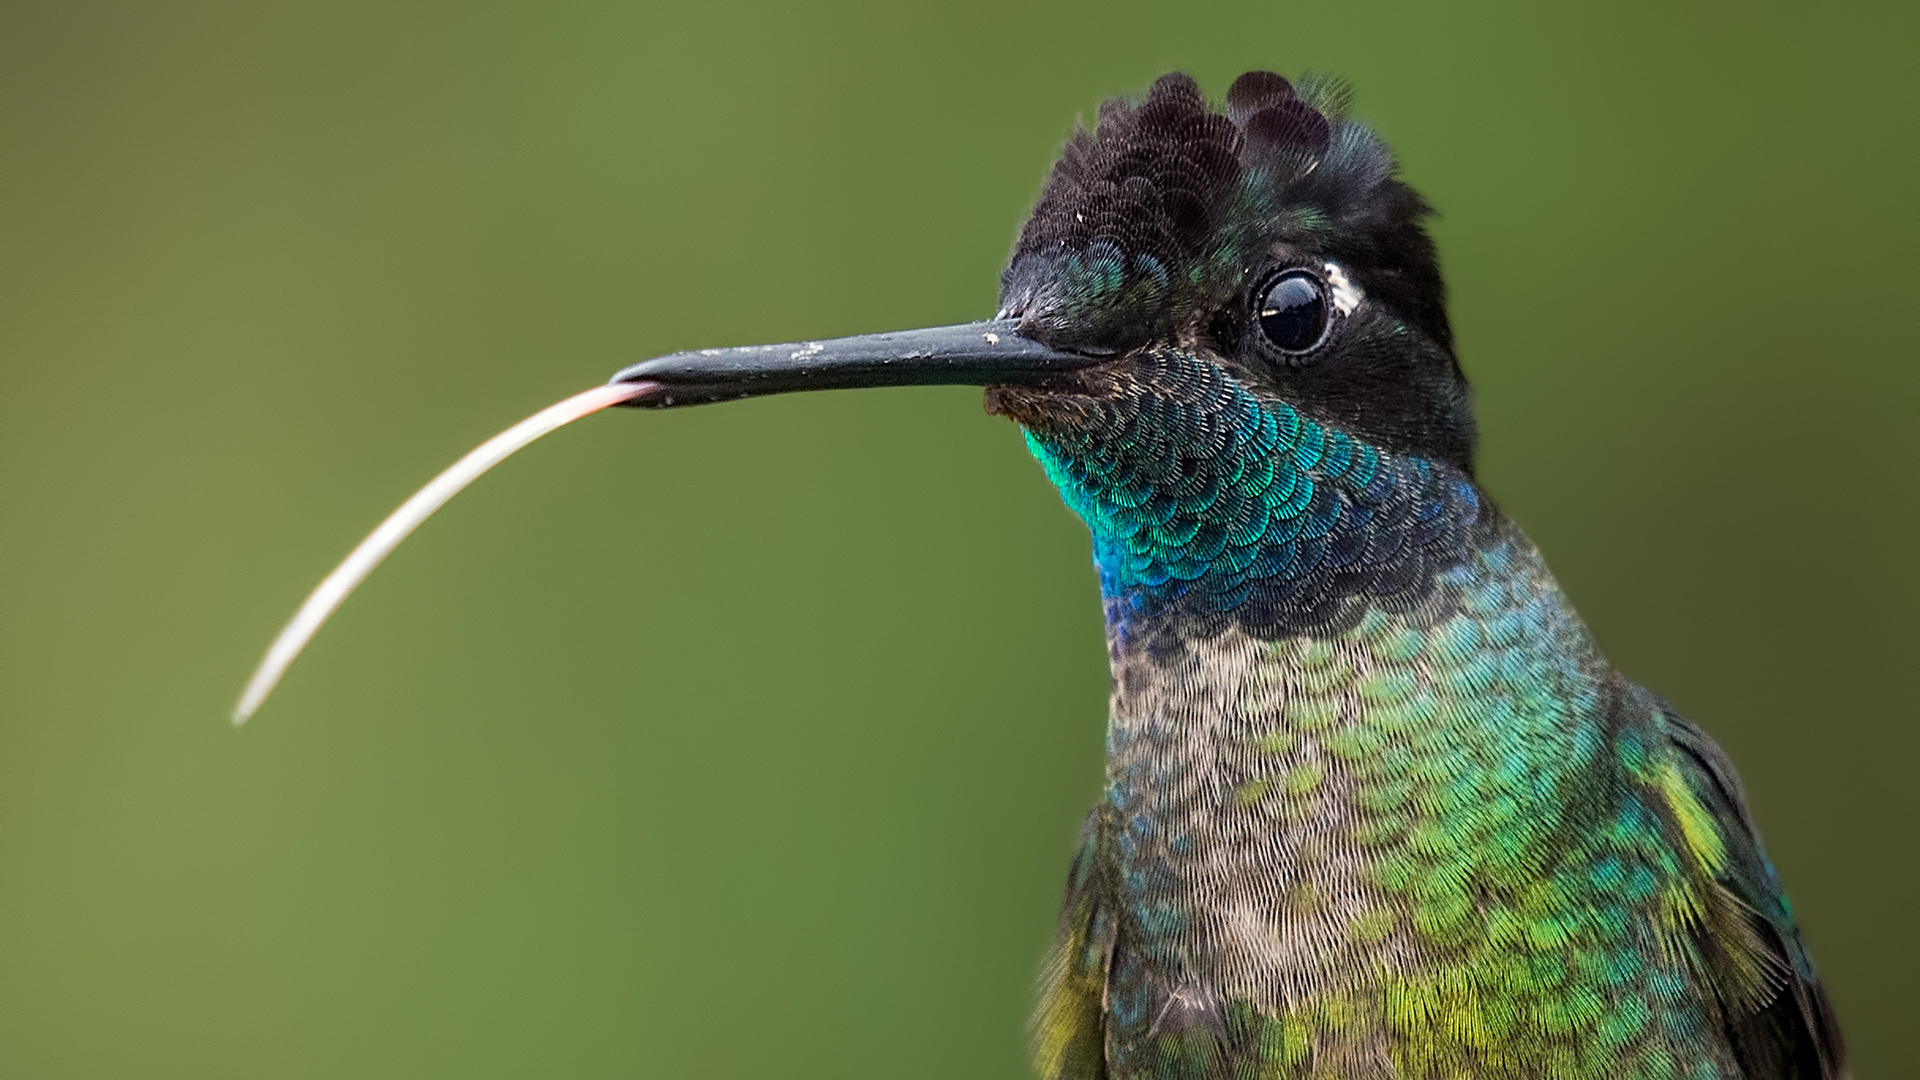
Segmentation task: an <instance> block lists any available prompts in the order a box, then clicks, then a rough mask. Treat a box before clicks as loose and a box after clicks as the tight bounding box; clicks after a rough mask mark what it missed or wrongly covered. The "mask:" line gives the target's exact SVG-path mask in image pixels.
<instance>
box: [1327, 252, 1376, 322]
mask: <svg viewBox="0 0 1920 1080" xmlns="http://www.w3.org/2000/svg"><path fill="white" fill-rule="evenodd" d="M1327 284H1329V285H1331V286H1333V306H1334V309H1335V310H1337V311H1338V312H1340V314H1342V315H1351V314H1353V309H1354V308H1357V307H1359V306H1360V301H1362V300H1365V299H1366V298H1367V294H1366V292H1365V290H1363V289H1361V288H1360V286H1358V285H1355V284H1354V283H1353V279H1352V278H1350V277H1348V276H1347V272H1346V271H1345V270H1344V269H1342V268H1341V266H1340V264H1339V263H1337V262H1330V263H1328V264H1327Z"/></svg>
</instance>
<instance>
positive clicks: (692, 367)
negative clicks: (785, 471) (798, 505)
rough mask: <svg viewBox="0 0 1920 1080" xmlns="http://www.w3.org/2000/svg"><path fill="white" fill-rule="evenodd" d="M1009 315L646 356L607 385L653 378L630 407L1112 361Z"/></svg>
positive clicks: (939, 381) (1021, 373) (944, 380)
mask: <svg viewBox="0 0 1920 1080" xmlns="http://www.w3.org/2000/svg"><path fill="white" fill-rule="evenodd" d="M1018 326H1019V323H1018V322H1017V321H1015V320H1013V319H995V320H991V321H988V322H976V323H962V324H961V325H959V326H934V327H928V328H926V329H924V330H896V331H893V332H892V333H886V334H861V335H859V336H857V337H844V338H830V339H828V340H825V341H799V342H790V343H788V344H785V345H744V346H740V347H737V348H732V349H695V350H692V351H690V352H678V353H670V354H668V355H666V356H656V357H654V358H653V359H651V360H643V361H641V362H640V363H638V364H635V365H633V366H632V367H629V368H625V369H622V370H621V371H620V373H619V374H617V375H615V376H614V377H613V378H612V379H611V380H609V381H611V382H615V383H627V382H648V383H654V384H656V385H655V386H654V388H652V389H649V390H647V391H645V392H643V393H641V394H639V395H638V396H636V397H634V398H633V399H631V400H629V401H627V402H625V404H627V405H629V406H638V407H642V408H666V407H669V406H676V405H701V404H705V403H707V402H711V401H731V400H733V399H735V398H746V397H759V396H761V395H764V394H784V393H788V392H790V391H794V390H844V389H852V388H855V387H866V386H995V385H1002V384H1007V383H1016V384H1021V385H1028V386H1031V385H1034V384H1037V383H1044V382H1046V381H1047V380H1048V379H1050V378H1052V377H1054V376H1056V375H1059V374H1061V373H1063V372H1068V371H1073V370H1075V369H1078V368H1083V367H1087V366H1089V365H1091V364H1097V363H1100V362H1101V361H1102V360H1105V359H1108V358H1107V357H1101V356H1086V355H1083V354H1081V353H1072V352H1063V351H1061V350H1059V349H1055V348H1052V347H1050V346H1047V345H1042V344H1041V343H1039V342H1038V341H1035V340H1033V339H1032V338H1025V337H1021V336H1020V335H1019V334H1018V333H1017V332H1016V328H1017V327H1018Z"/></svg>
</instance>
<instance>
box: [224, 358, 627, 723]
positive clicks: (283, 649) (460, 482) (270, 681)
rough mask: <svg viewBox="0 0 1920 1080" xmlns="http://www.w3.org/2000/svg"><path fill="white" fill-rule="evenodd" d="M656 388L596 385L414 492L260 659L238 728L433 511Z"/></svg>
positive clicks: (238, 711)
mask: <svg viewBox="0 0 1920 1080" xmlns="http://www.w3.org/2000/svg"><path fill="white" fill-rule="evenodd" d="M652 387H653V384H652V383H646V382H631V383H614V384H612V385H610V386H596V387H594V388H593V389H591V390H588V391H586V392H585V393H580V394H575V395H573V396H572V397H570V398H568V399H566V400H565V401H562V402H560V403H559V404H557V405H549V406H548V407H546V408H544V409H541V410H540V411H539V412H537V413H534V414H533V415H532V416H529V417H527V418H526V419H525V420H522V421H520V422H519V423H517V424H515V425H513V426H512V427H510V428H508V429H507V430H505V431H503V432H501V433H500V434H498V435H495V436H494V437H493V438H491V439H488V440H487V441H486V442H483V443H481V444H480V445H479V446H477V447H474V449H473V451H472V452H471V453H469V454H467V456H466V457H463V458H461V459H460V460H459V461H456V462H454V463H453V465H452V466H450V467H449V468H448V469H447V471H446V472H443V473H441V474H440V475H439V476H436V477H434V478H433V480H432V482H430V483H429V484H427V486H426V487H423V488H421V489H420V490H419V491H417V492H415V493H414V495H413V498H411V499H408V500H407V501H406V502H403V503H401V504H400V509H398V510H395V511H394V512H393V513H391V514H389V515H387V520H385V521H383V522H381V523H380V527H379V528H377V529H375V530H373V531H372V532H371V533H368V534H367V538H366V539H365V540H362V541H360V546H359V547H356V548H354V549H353V552H352V553H351V554H349V555H348V556H347V558H346V561H345V562H342V563H341V564H340V565H339V566H338V567H337V568H335V570H334V571H333V573H331V574H328V575H327V577H326V580H324V581H322V582H321V583H320V584H319V585H318V586H317V587H315V589H314V590H313V595H311V596H309V597H307V602H306V603H304V604H301V605H300V610H299V611H296V612H294V613H293V619H292V620H291V621H290V622H288V623H287V626H286V629H284V630H282V631H280V636H279V637H277V638H274V639H273V646H272V647H271V648H269V649H268V650H267V655H266V656H265V657H263V658H262V659H261V661H260V666H259V667H257V668H255V669H254V670H253V678H251V679H249V680H247V691H246V693H244V694H241V695H240V704H238V705H235V706H234V708H233V722H234V725H235V726H238V725H240V724H244V723H246V722H247V718H248V717H250V716H252V715H253V714H254V713H255V712H256V711H257V710H258V709H259V708H260V703H261V702H263V701H265V700H267V695H268V694H271V693H273V688H274V686H276V685H277V684H278V683H279V682H280V676H282V675H285V674H286V673H287V667H288V666H289V665H291V664H292V663H293V660H294V657H296V656H299V655H300V650H302V649H304V648H306V647H307V642H309V641H311V640H313V635H314V634H315V633H318V632H319V630H320V627H321V625H322V624H324V623H325V622H326V621H327V617H328V616H330V615H332V614H333V611H334V609H335V608H337V607H339V606H340V602H341V601H343V600H345V599H346V598H347V594H348V593H351V592H353V590H354V589H355V588H356V587H358V586H359V584H360V583H361V582H362V581H365V580H366V579H367V575H368V574H371V573H373V568H374V567H376V566H379V565H380V561H381V560H382V559H385V558H386V557H387V556H388V555H390V554H392V553H393V549H394V548H397V547H399V546H400V541H402V540H405V539H406V538H407V534H408V533H410V532H412V531H413V530H414V529H416V528H419V527H420V523H421V522H423V521H425V520H427V518H429V517H431V516H433V512H434V511H435V510H438V509H440V508H441V507H442V506H445V505H446V503H447V500H448V499H451V498H453V497H454V496H455V495H458V494H460V489H462V488H464V487H466V486H467V485H468V484H471V483H473V482H474V481H475V480H477V479H479V478H480V474H481V473H484V472H486V471H487V470H488V469H491V468H493V467H494V466H495V465H498V464H500V463H501V462H502V461H505V460H506V459H507V458H508V457H509V456H511V455H512V454H513V453H514V451H516V450H519V449H520V448H521V447H523V446H525V445H527V444H528V443H530V442H532V441H533V440H535V439H537V438H539V437H540V436H542V435H545V434H546V433H547V432H549V431H552V430H554V429H555V428H558V427H562V426H564V425H566V424H570V423H572V422H574V421H575V420H578V419H580V418H581V417H583V416H585V415H587V414H588V413H595V412H599V411H600V410H601V409H604V408H606V407H607V406H609V405H618V404H620V403H621V402H623V401H626V400H627V399H628V398H631V397H634V396H635V395H637V394H639V393H641V392H642V391H645V390H649V389H651V388H652Z"/></svg>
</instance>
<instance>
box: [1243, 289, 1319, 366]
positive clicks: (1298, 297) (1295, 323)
mask: <svg viewBox="0 0 1920 1080" xmlns="http://www.w3.org/2000/svg"><path fill="white" fill-rule="evenodd" d="M1254 314H1255V316H1257V317H1258V318H1259V320H1260V332H1261V333H1263V334H1265V335H1267V340H1268V341H1269V342H1272V343H1273V347H1274V348H1276V349H1279V350H1280V351H1281V352H1286V353H1304V352H1310V351H1312V350H1313V349H1314V348H1315V347H1317V346H1318V345H1319V344H1320V343H1321V342H1322V341H1324V340H1325V339H1326V336H1327V326H1328V323H1329V319H1328V318H1327V287H1326V286H1325V285H1324V284H1322V283H1321V281H1320V279H1319V278H1318V277H1316V276H1314V275H1313V274H1312V273H1310V272H1308V271H1306V270H1289V271H1287V272H1286V273H1284V274H1281V275H1280V276H1279V277H1276V278H1274V279H1273V280H1272V281H1269V282H1267V284H1266V286H1265V288H1264V289H1263V290H1262V292H1261V294H1260V304H1259V306H1258V307H1256V308H1255V309H1254Z"/></svg>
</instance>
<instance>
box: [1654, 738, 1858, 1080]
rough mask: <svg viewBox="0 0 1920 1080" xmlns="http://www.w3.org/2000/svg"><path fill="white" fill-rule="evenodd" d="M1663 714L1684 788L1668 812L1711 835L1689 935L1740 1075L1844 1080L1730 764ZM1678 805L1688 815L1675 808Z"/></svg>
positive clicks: (1821, 993)
mask: <svg viewBox="0 0 1920 1080" xmlns="http://www.w3.org/2000/svg"><path fill="white" fill-rule="evenodd" d="M1664 711H1665V713H1666V720H1667V734H1668V738H1669V739H1670V740H1671V742H1672V744H1673V746H1674V749H1675V750H1676V751H1677V755H1676V760H1675V773H1676V774H1677V776H1676V778H1677V780H1678V781H1679V783H1680V784H1681V785H1683V786H1684V791H1675V792H1673V793H1672V794H1671V795H1670V796H1669V802H1670V803H1673V804H1676V805H1671V806H1670V807H1669V809H1670V810H1672V811H1673V812H1674V815H1675V817H1676V818H1677V819H1679V820H1681V822H1682V829H1683V831H1687V829H1688V825H1687V822H1686V819H1687V817H1689V816H1695V817H1698V816H1699V815H1700V814H1701V812H1702V811H1704V813H1705V815H1706V817H1707V818H1708V819H1709V820H1708V821H1706V822H1701V823H1700V824H1703V825H1709V826H1710V827H1711V828H1712V830H1713V832H1714V833H1716V834H1717V839H1718V844H1717V845H1713V846H1715V847H1717V848H1718V849H1719V850H1716V851H1714V852H1713V856H1714V857H1712V858H1711V859H1709V860H1707V862H1708V866H1707V868H1708V870H1709V871H1710V873H1711V877H1712V889H1711V891H1712V892H1713V893H1714V894H1715V895H1713V896H1712V897H1709V898H1706V899H1707V903H1706V907H1707V908H1708V909H1709V910H1707V911H1706V912H1704V913H1703V915H1704V917H1702V918H1700V919H1698V920H1696V921H1695V922H1694V923H1693V924H1692V926H1691V927H1690V933H1691V935H1692V936H1693V938H1694V945H1695V949H1696V953H1697V955H1698V956H1699V957H1700V958H1701V959H1702V961H1703V962H1704V963H1705V965H1706V968H1707V972H1708V975H1709V977H1710V979H1711V980H1712V981H1713V984H1714V989H1715V990H1716V992H1718V994H1719V995H1720V998H1721V1002H1722V1005H1723V1012H1724V1016H1725V1018H1726V1020H1725V1022H1726V1028H1727V1036H1728V1039H1729V1041H1730V1042H1731V1044H1732V1046H1733V1049H1734V1053H1735V1055H1736V1056H1737V1057H1738V1058H1739V1059H1740V1063H1741V1066H1742V1071H1743V1072H1744V1073H1745V1075H1747V1076H1749V1077H1752V1078H1755V1080H1760V1078H1766V1080H1776V1078H1777V1080H1845V1078H1846V1077H1847V1076H1848V1073H1847V1068H1846V1051H1845V1049H1844V1047H1843V1046H1842V1044H1841V1040H1840V1028H1839V1025H1838V1024H1837V1023H1836V1022H1835V1020H1834V1016H1833V1009H1832V1007H1831V1006H1830V1005H1828V1003H1827V995H1826V991H1825V990H1823V989H1822V988H1821V986H1820V980H1819V978H1818V976H1816V975H1815V974H1814V969H1813V961H1812V959H1811V958H1810V957H1809V956H1808V953H1807V948H1806V945H1805V944H1804V943H1803V942H1802V941H1801V940H1800V929H1799V927H1798V926H1797V925H1795V923H1794V919H1793V910H1792V908H1791V907H1790V906H1789V905H1788V903H1787V896H1786V892H1785V891H1784V890H1783V889H1782V888H1781V886H1780V878H1779V876H1778V875H1777V874H1775V873H1774V869H1773V864H1772V863H1771V862H1770V861H1768V859H1767V854H1766V851H1765V850H1764V849H1762V847H1761V846H1760V834H1759V833H1758V832H1757V831H1756V830H1755V829H1754V826H1753V818H1752V816H1751V815H1750V814H1749V813H1748V811H1747V800H1746V793H1745V792H1744V791H1743V790H1742V788H1741V786H1740V778H1739V776H1738V775H1737V774H1736V773H1735V772H1734V769H1733V762H1732V761H1730V760H1728V758H1727V755H1726V753H1725V751H1723V750H1721V749H1720V747H1719V746H1718V745H1716V744H1715V743H1714V741H1713V739H1712V738H1710V737H1708V735H1707V733H1706V732H1704V731H1702V730H1700V728H1699V727H1697V726H1695V725H1694V724H1693V723H1692V722H1691V721H1689V720H1687V719H1686V718H1685V717H1683V716H1680V715H1679V714H1678V713H1675V712H1673V711H1672V710H1671V709H1666V710H1664ZM1688 795H1690V796H1691V799H1688V798H1687V796H1688ZM1683 802H1684V803H1690V804H1691V805H1688V806H1682V805H1677V804H1679V803H1683ZM1690 839H1691V838H1690ZM1709 843H1711V842H1709ZM1713 909H1718V910H1717V911H1716V910H1713Z"/></svg>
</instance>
